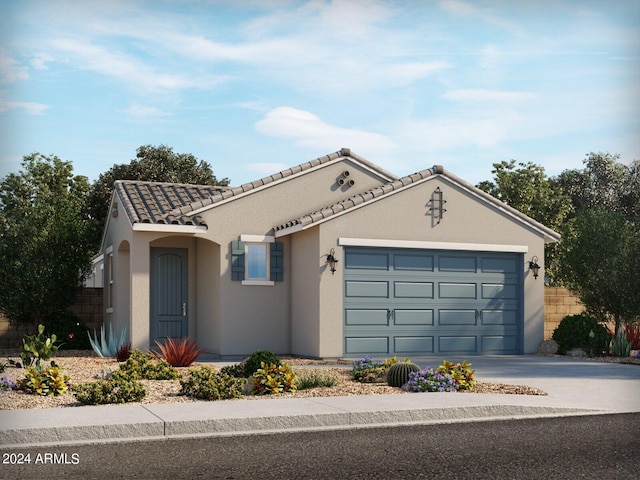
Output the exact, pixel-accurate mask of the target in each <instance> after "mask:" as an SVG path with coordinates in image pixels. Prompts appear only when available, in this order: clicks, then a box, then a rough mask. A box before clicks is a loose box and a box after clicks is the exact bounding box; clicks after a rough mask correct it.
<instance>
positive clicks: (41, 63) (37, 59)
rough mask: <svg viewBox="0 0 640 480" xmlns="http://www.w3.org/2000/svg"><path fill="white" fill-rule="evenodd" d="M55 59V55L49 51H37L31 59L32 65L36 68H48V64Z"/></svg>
mask: <svg viewBox="0 0 640 480" xmlns="http://www.w3.org/2000/svg"><path fill="white" fill-rule="evenodd" d="M54 60H55V57H54V56H53V55H51V54H49V53H36V54H35V55H34V56H33V58H32V59H31V66H32V67H33V68H35V69H36V70H46V69H47V68H48V67H47V65H46V64H47V63H50V62H52V61H54Z"/></svg>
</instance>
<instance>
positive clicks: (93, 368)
mask: <svg viewBox="0 0 640 480" xmlns="http://www.w3.org/2000/svg"><path fill="white" fill-rule="evenodd" d="M7 359H12V360H15V361H19V360H20V359H19V357H18V356H17V355H16V352H4V353H2V352H0V363H6V362H7ZM281 359H282V361H284V362H286V363H288V364H290V365H292V366H293V367H294V370H295V371H297V372H298V373H304V372H307V371H309V370H314V369H317V370H321V371H322V372H324V373H327V372H329V373H331V374H332V375H333V376H334V377H335V378H336V380H337V384H336V385H335V386H333V387H319V388H312V389H307V390H300V391H298V392H296V393H282V394H278V397H279V398H285V397H327V396H351V395H379V394H397V395H415V394H412V393H407V392H405V391H403V390H401V389H399V388H394V387H390V386H388V385H387V384H386V383H359V382H355V381H353V380H352V379H351V374H350V373H351V362H349V361H344V360H342V361H339V362H334V361H332V362H328V361H321V360H308V359H299V358H287V357H282V358H281ZM584 360H585V361H609V362H616V363H634V364H639V365H640V358H630V359H619V358H618V359H613V358H611V357H602V358H597V359H584ZM55 361H56V363H57V364H58V365H59V366H60V367H61V368H63V369H65V371H66V373H67V374H70V375H71V383H72V384H77V383H82V382H90V381H94V380H97V379H100V378H104V377H105V376H106V375H108V373H110V372H113V371H115V370H117V369H118V367H119V363H118V362H117V361H116V360H115V359H113V358H98V357H96V356H95V354H93V352H86V351H60V352H58V355H57V356H56V357H55ZM471 361H472V363H473V359H471ZM199 365H205V364H204V363H200V362H196V363H194V364H193V365H192V366H191V367H190V368H194V367H198V366H199ZM206 365H210V366H212V367H214V368H219V367H220V365H217V364H216V363H207V364H206ZM434 366H437V365H434ZM178 371H179V372H180V373H181V374H182V375H183V376H186V375H188V372H189V368H178ZM23 376H24V371H23V369H21V368H15V367H12V366H7V367H6V368H5V371H4V372H3V373H1V374H0V377H6V378H9V379H11V380H13V381H17V380H19V379H21V378H23ZM141 383H142V384H143V385H144V386H145V388H146V389H147V395H146V397H145V398H144V399H143V401H142V402H141V403H145V404H149V403H186V402H192V401H195V400H193V399H191V398H189V397H185V396H182V395H179V392H180V382H179V380H142V381H141ZM478 393H500V394H519V395H546V393H545V392H543V391H541V390H539V389H536V388H532V387H528V386H525V385H506V384H490V383H482V382H478V383H477V385H476V389H475V390H474V392H472V393H466V392H465V393H462V392H461V393H459V394H471V395H472V394H478ZM263 398H273V395H271V396H269V395H265V396H254V395H245V396H244V397H243V398H242V399H239V400H225V401H247V400H248V401H259V400H260V399H263ZM79 405H80V404H79V403H78V402H77V401H76V399H75V397H74V396H73V393H71V392H70V391H67V392H66V393H65V394H63V395H59V396H38V395H30V394H26V393H24V392H20V391H0V409H1V410H14V409H33V408H58V407H75V406H79Z"/></svg>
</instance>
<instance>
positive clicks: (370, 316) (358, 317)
mask: <svg viewBox="0 0 640 480" xmlns="http://www.w3.org/2000/svg"><path fill="white" fill-rule="evenodd" d="M345 325H360V326H367V325H369V326H374V325H375V326H385V327H386V326H387V325H389V313H388V310H387V309H386V308H385V309H351V308H350V309H347V310H346V311H345Z"/></svg>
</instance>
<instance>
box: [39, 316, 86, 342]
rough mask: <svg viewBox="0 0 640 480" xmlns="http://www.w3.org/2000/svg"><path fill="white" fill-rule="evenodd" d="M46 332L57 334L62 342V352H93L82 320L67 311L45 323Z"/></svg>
mask: <svg viewBox="0 0 640 480" xmlns="http://www.w3.org/2000/svg"><path fill="white" fill-rule="evenodd" d="M44 325H45V328H46V331H48V332H56V334H57V336H58V339H59V340H60V342H61V343H60V345H59V347H60V350H91V343H89V338H88V336H87V332H88V331H89V329H88V328H87V326H86V325H85V324H84V322H83V321H82V320H80V319H79V318H78V317H76V316H75V315H74V314H73V313H71V312H69V311H67V312H64V313H62V314H59V315H57V316H55V317H53V318H49V319H47V320H46V321H45V322H44Z"/></svg>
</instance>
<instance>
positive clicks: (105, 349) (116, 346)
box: [87, 324, 127, 357]
mask: <svg viewBox="0 0 640 480" xmlns="http://www.w3.org/2000/svg"><path fill="white" fill-rule="evenodd" d="M87 335H89V343H91V348H93V351H94V352H96V353H97V354H98V356H99V357H115V356H116V353H117V352H118V350H120V348H121V347H122V346H123V345H124V344H125V341H126V340H125V339H126V338H127V328H126V327H125V328H123V329H122V332H120V336H119V337H116V334H115V332H114V330H113V326H112V325H111V324H109V335H108V336H107V335H106V331H105V328H104V324H102V326H101V327H100V338H98V334H97V333H96V331H95V330H94V331H93V335H94V336H93V337H92V336H91V332H87Z"/></svg>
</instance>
